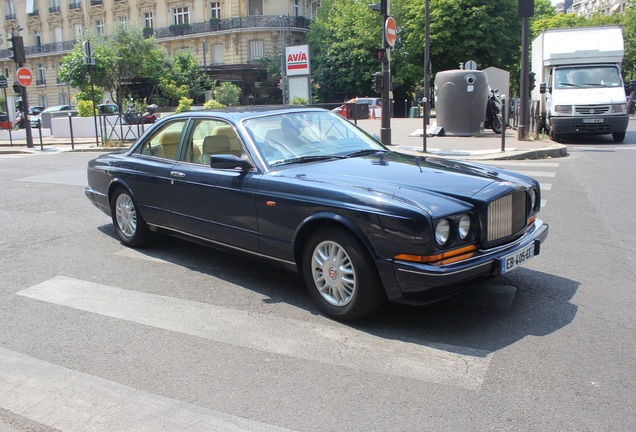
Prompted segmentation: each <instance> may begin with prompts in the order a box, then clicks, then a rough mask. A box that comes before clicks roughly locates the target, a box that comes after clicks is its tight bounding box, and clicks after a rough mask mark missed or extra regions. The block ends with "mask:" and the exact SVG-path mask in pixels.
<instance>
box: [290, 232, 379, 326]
mask: <svg viewBox="0 0 636 432" xmlns="http://www.w3.org/2000/svg"><path fill="white" fill-rule="evenodd" d="M372 263H373V259H372V258H371V257H370V256H369V254H368V252H367V251H366V249H365V248H364V247H363V246H362V244H361V243H360V242H359V241H358V240H357V239H356V238H355V237H354V236H353V235H352V234H350V233H349V232H347V231H345V230H344V229H342V228H333V227H330V228H322V229H319V230H318V231H316V232H315V233H314V234H313V235H312V236H311V238H310V239H309V241H308V242H307V244H306V245H305V249H304V253H303V261H302V273H303V277H304V279H305V284H306V285H307V289H309V293H310V294H311V297H312V298H313V300H314V301H315V302H316V303H317V304H318V307H319V308H320V310H321V311H322V312H323V313H324V314H325V315H327V316H329V317H331V318H334V319H336V320H340V321H353V320H356V319H358V318H361V317H363V316H365V315H369V314H371V313H372V312H375V311H376V310H377V309H378V308H379V307H380V306H381V305H382V303H383V302H384V301H385V299H386V296H385V293H384V288H383V287H382V284H381V283H380V277H379V275H378V272H377V269H376V268H375V266H374V265H373V264H372Z"/></svg>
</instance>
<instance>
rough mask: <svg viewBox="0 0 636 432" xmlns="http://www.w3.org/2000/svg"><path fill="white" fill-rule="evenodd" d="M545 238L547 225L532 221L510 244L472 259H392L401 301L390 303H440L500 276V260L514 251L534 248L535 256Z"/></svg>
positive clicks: (392, 299)
mask: <svg viewBox="0 0 636 432" xmlns="http://www.w3.org/2000/svg"><path fill="white" fill-rule="evenodd" d="M547 236H548V225H547V224H546V223H544V222H543V221H542V220H540V219H536V220H535V221H534V224H533V226H532V227H531V228H530V229H529V230H528V231H527V232H526V233H525V234H524V235H523V236H522V237H521V238H519V239H517V240H516V241H514V242H513V243H508V244H506V245H503V246H500V247H497V248H493V249H488V250H480V251H478V253H477V254H476V255H475V256H474V257H472V258H469V259H466V260H464V261H460V262H457V263H453V264H449V265H441V266H436V265H431V264H419V263H413V262H408V261H397V260H395V261H394V262H393V270H394V272H395V275H396V278H397V284H398V287H399V290H400V293H401V298H391V301H394V302H398V303H410V304H427V303H434V302H437V301H440V300H444V299H446V298H448V297H451V296H453V295H455V294H458V293H460V292H462V291H465V290H467V289H469V288H471V287H473V286H474V285H476V284H477V283H479V282H482V281H484V280H486V279H489V278H492V277H495V276H499V275H501V273H502V271H501V260H502V259H503V258H504V257H506V256H508V255H510V254H512V253H514V252H517V251H519V252H520V251H522V250H524V249H525V248H527V247H528V246H530V245H534V255H535V256H536V255H539V253H540V251H541V243H543V241H544V240H545V239H546V238H547Z"/></svg>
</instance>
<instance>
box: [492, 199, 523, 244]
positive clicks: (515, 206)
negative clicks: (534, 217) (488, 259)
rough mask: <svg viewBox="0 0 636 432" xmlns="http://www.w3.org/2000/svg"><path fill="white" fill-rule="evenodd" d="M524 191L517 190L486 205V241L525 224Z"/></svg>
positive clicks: (500, 236) (508, 234)
mask: <svg viewBox="0 0 636 432" xmlns="http://www.w3.org/2000/svg"><path fill="white" fill-rule="evenodd" d="M527 202H528V201H527V198H526V192H525V191H518V192H514V193H511V194H510V195H506V196H504V197H501V198H499V199H498V200H496V201H493V202H491V203H490V205H489V206H488V231H487V241H488V242H494V241H497V240H501V239H503V238H506V237H510V236H511V235H513V234H515V233H517V232H518V231H519V230H521V229H523V227H525V226H526V215H527V213H526V204H527Z"/></svg>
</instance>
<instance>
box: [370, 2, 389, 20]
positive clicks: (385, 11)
mask: <svg viewBox="0 0 636 432" xmlns="http://www.w3.org/2000/svg"><path fill="white" fill-rule="evenodd" d="M369 7H370V8H371V9H373V10H375V11H378V12H380V14H381V15H382V16H383V17H385V18H386V17H388V16H389V0H380V3H375V4H370V5H369Z"/></svg>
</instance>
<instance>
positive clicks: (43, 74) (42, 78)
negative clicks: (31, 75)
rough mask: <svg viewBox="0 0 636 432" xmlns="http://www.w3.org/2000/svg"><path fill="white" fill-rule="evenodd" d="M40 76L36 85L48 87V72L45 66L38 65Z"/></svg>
mask: <svg viewBox="0 0 636 432" xmlns="http://www.w3.org/2000/svg"><path fill="white" fill-rule="evenodd" d="M37 73H38V75H37V77H36V78H35V84H36V85H46V70H45V69H44V64H43V63H40V64H39V65H38V72H37Z"/></svg>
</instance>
